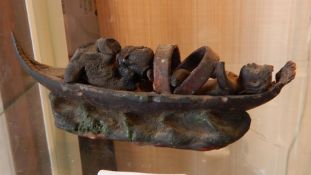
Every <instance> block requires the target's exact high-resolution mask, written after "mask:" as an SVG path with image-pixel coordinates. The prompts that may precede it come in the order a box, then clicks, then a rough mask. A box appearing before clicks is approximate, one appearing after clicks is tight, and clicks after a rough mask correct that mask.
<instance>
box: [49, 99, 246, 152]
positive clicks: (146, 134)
mask: <svg viewBox="0 0 311 175" xmlns="http://www.w3.org/2000/svg"><path fill="white" fill-rule="evenodd" d="M50 100H51V104H52V109H53V112H54V116H55V123H56V126H57V127H59V128H61V129H64V130H66V131H69V132H71V133H74V134H77V135H81V136H87V137H92V138H105V139H111V140H122V141H129V142H139V143H143V144H152V145H155V146H163V147H172V148H181V149H193V150H210V149H217V148H221V147H224V146H226V145H228V144H230V143H232V142H234V141H236V140H238V139H239V138H241V137H242V136H243V135H244V134H245V133H246V131H247V130H248V129H249V126H250V117H249V115H248V114H247V113H246V112H243V111H242V112H216V111H210V110H191V111H182V110H176V111H158V112H156V113H137V112H131V111H122V109H120V111H116V110H109V109H104V108H103V107H102V106H101V107H96V105H94V104H90V103H88V102H86V101H83V100H81V99H72V98H68V97H60V96H57V95H55V94H53V93H51V94H50Z"/></svg>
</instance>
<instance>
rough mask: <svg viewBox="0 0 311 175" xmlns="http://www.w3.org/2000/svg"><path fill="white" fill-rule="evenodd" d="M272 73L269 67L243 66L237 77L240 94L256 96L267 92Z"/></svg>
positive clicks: (253, 64)
mask: <svg viewBox="0 0 311 175" xmlns="http://www.w3.org/2000/svg"><path fill="white" fill-rule="evenodd" d="M272 71H273V66H271V65H258V64H255V63H252V64H247V65H244V66H243V67H242V69H241V71H240V76H239V84H240V91H241V92H240V93H243V94H257V93H261V92H264V91H266V90H268V88H269V87H270V86H271V82H272Z"/></svg>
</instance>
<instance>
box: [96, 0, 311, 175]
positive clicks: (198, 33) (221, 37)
mask: <svg viewBox="0 0 311 175" xmlns="http://www.w3.org/2000/svg"><path fill="white" fill-rule="evenodd" d="M97 4H98V12H99V22H100V26H101V28H100V30H101V34H102V36H106V37H108V36H109V37H114V38H116V39H117V40H119V41H120V42H121V43H122V45H123V46H124V45H146V46H149V47H151V48H152V49H155V48H156V46H157V45H158V44H159V43H172V44H178V45H179V47H180V50H181V55H182V56H183V57H185V56H186V55H188V54H189V53H190V52H191V51H193V50H194V49H196V48H198V47H199V46H202V45H209V46H211V47H212V48H213V49H214V50H215V51H216V52H217V53H218V54H219V55H220V56H221V59H222V60H224V61H226V63H227V65H226V66H227V69H230V70H233V71H235V72H237V71H238V70H239V69H240V67H241V66H242V65H244V64H247V63H251V62H256V63H261V64H264V63H265V64H273V65H274V66H275V67H274V69H275V71H277V70H278V69H279V68H280V67H281V66H283V65H284V64H285V63H286V61H287V60H289V59H292V60H294V61H295V62H296V63H297V66H298V70H297V77H296V79H295V81H293V83H291V84H290V85H289V86H287V87H286V88H285V89H284V90H283V91H282V93H281V94H280V95H279V96H278V97H277V98H276V99H274V100H273V101H271V102H269V103H267V104H266V105H264V106H261V107H258V108H256V109H254V110H251V111H249V113H250V114H251V116H252V125H251V128H250V131H249V132H248V133H247V134H246V135H245V136H244V137H243V138H242V139H241V140H240V141H238V142H236V143H234V144H232V145H230V146H229V147H226V148H224V149H222V150H218V151H211V152H205V153H204V152H193V151H182V150H172V149H164V148H153V147H147V146H145V147H141V146H137V145H133V144H128V143H119V142H118V143H117V144H116V154H117V157H118V159H117V162H118V168H119V169H120V170H136V171H146V172H162V173H188V174H193V175H201V174H202V175H203V174H237V175H241V174H242V175H243V174H245V175H250V174H279V175H283V174H292V175H298V174H301V175H302V174H308V173H309V172H310V166H308V164H310V162H311V139H309V138H307V133H308V132H309V133H310V129H309V128H311V123H310V121H311V120H310V115H308V114H310V112H311V111H310V109H308V108H307V106H306V104H309V103H310V100H311V95H310V93H308V90H309V88H308V87H310V86H309V84H310V83H308V82H310V79H309V73H310V69H309V66H310V61H309V48H310V44H309V39H308V37H309V31H310V29H311V28H310V17H311V11H310V9H311V1H308V0H301V1H300V0H275V1H269V0H253V1H246V0H236V1H230V0H191V1H190V0H157V1H155V0H131V1H127V0H115V1H101V0H97ZM306 102H307V103H306ZM300 162H303V163H300Z"/></svg>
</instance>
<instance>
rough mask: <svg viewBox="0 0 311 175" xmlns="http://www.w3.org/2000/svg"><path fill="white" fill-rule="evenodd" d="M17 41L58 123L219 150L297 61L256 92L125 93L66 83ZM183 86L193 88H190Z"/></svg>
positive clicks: (117, 136)
mask: <svg viewBox="0 0 311 175" xmlns="http://www.w3.org/2000/svg"><path fill="white" fill-rule="evenodd" d="M12 41H13V43H14V45H15V48H16V56H17V58H18V60H19V62H20V64H21V66H22V67H23V68H24V69H25V70H26V71H27V72H28V73H29V74H30V75H31V76H32V77H34V78H35V79H36V80H37V81H38V82H39V83H41V84H42V85H44V86H45V87H46V88H48V89H49V90H50V91H51V94H50V99H51V104H52V109H53V114H54V117H55V123H56V126H57V127H59V128H61V129H64V130H66V131H69V132H71V133H74V134H78V135H81V136H86V137H91V138H105V139H111V140H122V141H129V142H139V143H145V144H152V145H155V146H165V147H171V148H181V149H192V150H211V149H218V148H221V147H224V146H226V145H228V144H230V143H232V142H234V141H236V140H238V139H239V138H241V137H242V136H243V135H244V134H245V133H246V132H247V130H248V129H249V126H250V117H249V115H248V114H247V112H246V111H247V110H249V109H252V108H255V107H257V106H259V105H262V104H264V103H266V102H268V101H270V100H271V99H273V98H274V97H276V96H277V95H278V94H279V93H280V91H281V89H282V88H283V87H284V86H285V85H286V84H287V83H289V82H290V81H291V80H293V79H294V77H295V69H296V66H295V63H294V62H291V61H289V62H288V63H287V64H286V65H285V66H284V67H283V68H282V69H281V70H280V71H279V72H278V73H277V74H276V81H275V82H272V83H271V84H270V85H269V87H268V88H267V89H266V90H265V91H263V92H260V93H257V94H246V95H239V94H237V95H217V96H210V95H179V94H167V93H163V94H158V93H155V92H133V91H120V90H114V89H107V88H104V87H98V86H94V85H90V84H84V83H79V82H76V83H66V82H65V81H64V72H65V69H61V68H53V67H50V66H47V65H43V64H40V63H38V62H36V61H35V60H33V59H32V58H30V57H28V56H27V55H26V54H25V53H24V52H23V50H22V48H20V47H19V45H18V44H17V43H16V41H15V39H14V37H13V36H12ZM204 53H205V52H204ZM199 61H202V59H199ZM217 62H218V61H217ZM217 62H216V63H217ZM213 63H214V61H213ZM204 64H205V63H204ZM197 65H198V63H196V64H193V67H191V66H190V68H191V69H188V70H192V72H191V73H190V75H189V76H188V78H189V77H190V76H191V74H192V73H193V69H195V67H196V66H197ZM216 65H217V64H216ZM187 67H188V68H189V66H186V68H187ZM203 67H205V66H203ZM210 67H211V68H212V69H215V67H216V66H215V64H213V65H210ZM181 68H184V67H181ZM192 68H193V69H192ZM216 69H217V68H216ZM197 70H198V69H197ZM220 70H221V72H222V74H221V75H217V76H218V77H221V76H227V79H225V77H223V78H224V85H222V88H224V89H226V86H231V85H230V84H229V85H228V84H226V83H228V81H231V78H230V73H224V65H221V66H220ZM268 70H269V69H268ZM214 73H215V72H213V70H210V71H208V72H207V75H208V77H216V75H215V74H214ZM146 74H147V73H146ZM149 74H150V73H149ZM268 75H269V74H268ZM243 76H244V75H243ZM149 77H151V76H150V75H149ZM240 77H241V75H240ZM264 77H269V76H264ZM188 78H186V79H185V81H186V80H187V79H188ZM236 78H237V77H236V76H235V80H233V81H234V82H237V80H236ZM215 80H217V79H215ZM191 81H195V80H194V79H192V80H191ZM202 82H203V83H205V82H206V81H205V82H204V81H202ZM207 82H208V81H207ZM264 82H266V81H264ZM183 83H184V82H183ZM200 83H201V82H200ZM183 87H187V88H186V89H187V91H188V90H189V89H188V87H190V86H183ZM218 87H220V85H219V86H218Z"/></svg>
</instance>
